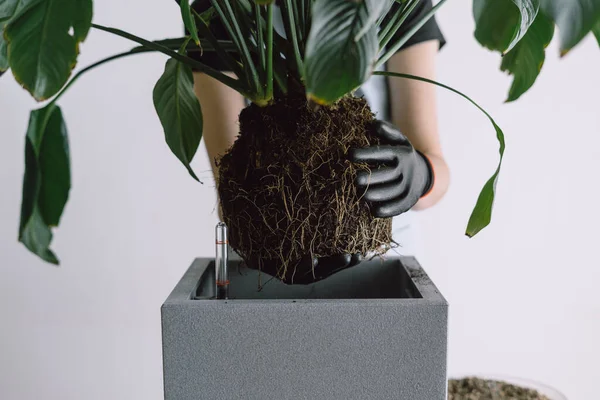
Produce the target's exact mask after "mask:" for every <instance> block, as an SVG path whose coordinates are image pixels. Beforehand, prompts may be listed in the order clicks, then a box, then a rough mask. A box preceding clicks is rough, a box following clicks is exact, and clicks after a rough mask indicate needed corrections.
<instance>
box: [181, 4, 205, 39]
mask: <svg viewBox="0 0 600 400" xmlns="http://www.w3.org/2000/svg"><path fill="white" fill-rule="evenodd" d="M179 5H180V6H181V18H183V23H184V25H185V28H186V29H187V30H188V32H189V33H190V35H191V36H192V39H194V42H195V43H196V44H197V45H198V46H199V45H200V38H199V37H198V28H197V27H196V20H195V19H194V16H193V15H192V10H191V9H190V2H189V0H181V2H180V3H179Z"/></svg>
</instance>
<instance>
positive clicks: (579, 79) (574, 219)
mask: <svg viewBox="0 0 600 400" xmlns="http://www.w3.org/2000/svg"><path fill="white" fill-rule="evenodd" d="M125 3H127V4H125ZM173 3H174V2H172V1H162V2H150V3H149V2H145V1H142V0H129V1H127V2H123V1H118V0H103V1H102V2H96V10H95V21H96V22H98V23H102V24H106V25H111V26H118V27H123V28H127V30H129V31H131V32H134V33H136V34H138V35H140V36H143V37H147V38H162V37H167V36H176V35H178V34H179V33H180V31H181V28H180V25H179V20H178V18H179V17H178V10H177V7H176V6H175V4H173ZM149 4H151V5H149ZM470 4H471V2H470V1H454V2H449V4H447V5H446V6H445V8H444V9H443V10H442V11H441V12H440V14H439V17H438V19H439V22H440V25H441V26H442V28H443V31H444V33H445V34H446V36H447V39H448V45H447V46H446V48H445V49H444V50H443V51H442V53H441V54H440V57H439V61H440V67H439V80H440V81H442V82H444V83H447V84H450V85H452V86H454V87H456V88H459V89H461V90H463V91H464V92H466V93H468V94H469V95H471V96H472V97H473V98H475V99H476V100H477V101H479V102H480V103H481V104H482V105H483V106H484V107H485V108H486V109H487V110H488V111H489V112H490V113H491V114H492V115H493V116H495V118H496V119H497V121H498V123H499V124H500V125H501V126H502V127H503V129H504V130H505V132H506V134H507V146H508V148H507V152H506V159H505V165H504V170H503V172H502V176H501V180H500V183H499V186H498V192H499V194H498V200H497V203H496V211H495V214H494V221H493V224H492V226H491V227H490V228H488V229H487V230H486V231H484V232H482V233H481V234H480V236H478V237H476V238H475V239H473V240H469V239H467V238H466V237H465V236H464V235H463V232H464V228H465V225H466V222H467V219H468V216H469V212H470V210H471V207H472V206H473V204H474V201H475V199H476V197H477V194H478V191H479V189H480V187H481V186H482V185H483V183H484V182H485V180H486V179H487V178H488V177H489V175H490V174H491V173H492V171H493V170H494V168H495V163H496V160H497V143H496V141H495V138H494V132H493V129H492V127H491V126H490V125H489V122H488V121H487V120H486V119H485V117H483V116H482V115H481V114H480V113H479V112H478V111H477V110H476V109H474V108H473V107H472V106H471V105H469V104H468V103H466V102H465V101H463V100H461V99H460V98H458V97H456V96H455V95H453V94H450V93H447V92H444V91H440V92H439V106H440V122H441V131H442V136H443V146H444V150H445V153H446V156H447V160H448V162H449V164H450V166H451V169H452V175H453V180H452V185H451V189H450V191H449V192H448V195H447V197H446V198H445V200H444V201H443V202H442V203H441V204H440V205H439V206H437V207H436V208H435V209H433V210H430V211H427V212H423V213H421V214H420V215H419V219H420V220H421V222H422V231H423V236H424V245H423V249H424V251H423V252H422V254H420V255H419V258H420V260H421V262H422V264H423V265H424V266H425V268H426V269H427V271H428V272H429V274H430V275H431V276H432V277H433V279H434V280H435V282H436V283H437V284H438V286H439V287H440V289H441V290H442V292H443V293H444V294H445V295H446V297H447V298H448V300H449V302H450V304H451V316H450V359H449V367H450V373H451V374H455V375H456V374H458V375H460V374H462V373H472V372H475V373H501V374H508V375H515V376H521V377H525V378H530V379H535V380H540V381H543V382H546V383H548V384H550V385H553V386H556V387H557V388H559V389H560V390H562V391H563V392H565V394H567V396H568V398H569V399H570V400H591V399H596V398H599V396H598V393H597V392H598V391H597V389H596V386H597V384H598V382H599V381H600V367H599V366H598V359H600V345H599V344H598V340H599V338H600V295H599V294H598V291H597V287H598V282H600V268H599V267H600V265H599V264H600V263H599V261H598V256H597V247H596V246H598V243H597V239H598V230H597V227H598V224H599V223H600V210H599V209H598V203H599V195H600V190H599V189H598V183H597V178H596V177H597V172H598V171H600V147H599V146H600V129H599V127H600V116H599V114H598V106H597V105H598V102H597V90H598V88H599V87H600V77H599V76H598V74H597V71H598V68H599V66H600V50H598V46H597V43H596V42H595V41H594V40H593V39H592V38H588V39H587V40H586V41H585V42H584V43H583V45H581V46H580V47H579V48H577V50H576V51H574V52H573V53H572V54H570V55H569V56H568V57H566V59H564V60H562V61H560V62H559V60H558V57H557V53H558V50H557V43H553V44H552V45H551V46H550V49H549V60H548V61H547V63H546V65H545V67H544V71H543V74H542V77H541V78H540V79H539V81H538V83H537V84H536V86H535V87H534V89H533V90H532V91H531V92H530V93H528V94H527V95H525V97H523V98H522V99H521V100H519V101H518V102H517V103H514V104H508V105H505V104H502V102H503V100H504V96H505V95H506V93H507V92H508V87H509V83H510V81H509V79H508V78H507V77H506V76H505V75H504V74H502V73H501V72H499V71H498V66H499V62H500V59H499V56H498V55H496V54H492V53H489V52H488V51H486V50H484V49H482V48H480V47H479V45H477V44H476V42H475V40H474V39H473V37H472V32H473V22H472V17H471V10H470ZM130 46H131V45H130V44H129V43H127V42H126V41H124V40H121V39H118V38H113V37H111V36H110V35H108V34H106V33H102V32H96V31H94V32H92V33H91V34H90V37H89V39H88V41H87V42H86V43H85V44H84V45H83V46H82V55H81V57H80V59H79V65H87V64H89V63H90V62H92V61H94V60H97V59H99V58H100V57H102V56H106V55H109V54H112V53H115V52H117V51H120V50H124V49H126V48H129V47H130ZM164 61H165V59H164V57H162V56H160V55H141V56H136V58H130V59H127V60H122V61H117V62H114V63H112V64H109V65H108V66H105V67H104V68H101V69H98V70H96V71H94V72H92V73H90V74H89V75H87V76H85V77H84V78H82V79H81V81H80V82H78V83H77V84H76V85H75V86H74V87H73V89H72V90H70V92H69V93H68V94H67V95H66V96H65V97H64V98H63V99H62V100H61V101H60V104H61V106H62V108H63V112H64V114H65V116H66V119H67V123H68V129H69V132H70V140H71V150H72V165H73V190H72V191H71V197H70V201H69V204H68V205H67V209H66V212H65V215H64V218H63V220H62V224H61V227H60V229H58V230H57V231H56V234H55V240H54V242H53V246H52V247H53V248H54V249H55V250H56V252H57V253H58V255H59V257H60V258H61V260H62V266H61V267H60V268H55V267H52V266H50V265H46V264H44V263H42V262H41V261H39V260H38V259H37V258H36V257H34V256H32V255H31V254H29V253H28V252H27V251H26V250H25V249H24V247H22V246H21V245H19V244H18V243H17V240H16V237H17V228H18V215H19V207H20V197H21V194H20V190H21V179H22V174H23V147H24V141H23V137H24V133H25V129H26V124H27V119H28V114H29V110H30V109H31V108H33V107H36V105H35V104H34V102H33V101H32V100H31V99H30V97H29V96H28V94H27V93H26V92H25V91H23V90H22V89H21V88H20V87H19V86H18V85H17V84H16V83H15V82H14V80H13V79H12V77H11V76H9V75H7V76H3V77H2V78H1V79H0V118H1V120H0V123H1V125H0V321H1V322H0V397H1V398H2V399H3V400H4V399H6V400H30V399H31V400H32V399H37V398H40V396H43V397H44V398H45V399H49V400H81V399H86V400H95V399H98V400H106V399H111V400H131V399H144V400H151V399H160V398H161V396H162V373H161V350H160V346H161V341H160V340H161V338H160V313H159V308H160V305H161V303H162V302H163V300H164V299H165V298H166V296H167V295H168V293H169V292H170V290H171V288H172V287H173V285H174V284H175V283H176V282H177V280H178V279H179V277H180V276H181V275H182V273H183V272H184V270H185V269H186V268H187V266H188V265H189V263H190V262H191V261H192V259H193V258H194V257H195V256H201V255H204V256H210V255H212V252H213V229H214V225H215V223H216V216H215V202H216V200H215V194H214V188H213V185H212V184H211V183H210V173H209V167H208V161H207V157H206V155H205V152H204V150H203V149H202V150H201V151H199V153H198V156H197V157H196V160H195V162H194V166H195V169H196V171H199V172H200V175H201V177H202V178H204V180H205V182H206V184H204V185H199V184H196V183H195V182H194V181H193V180H191V179H190V178H189V176H188V175H187V173H186V171H185V169H184V168H183V167H182V166H181V165H180V164H179V162H178V161H177V160H176V158H175V157H173V156H172V155H171V154H170V152H169V150H168V148H167V146H166V145H165V143H164V139H163V137H162V131H161V127H160V124H159V121H158V118H157V117H156V116H155V113H154V109H153V106H152V96H151V92H152V88H153V85H154V83H155V82H156V80H157V79H158V77H159V76H160V74H161V72H162V69H163V65H164Z"/></svg>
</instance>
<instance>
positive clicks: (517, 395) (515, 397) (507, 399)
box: [448, 378, 550, 400]
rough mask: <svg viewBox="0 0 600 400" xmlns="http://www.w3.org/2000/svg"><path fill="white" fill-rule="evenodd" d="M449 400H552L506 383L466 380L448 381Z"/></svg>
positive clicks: (476, 379)
mask: <svg viewBox="0 0 600 400" xmlns="http://www.w3.org/2000/svg"><path fill="white" fill-rule="evenodd" d="M448 400H550V399H549V398H548V397H546V396H544V395H543V394H540V393H538V392H537V391H535V390H533V389H526V388H522V387H518V386H514V385H511V384H509V383H506V382H500V381H493V380H485V379H479V378H465V379H460V380H454V379H450V380H449V381H448Z"/></svg>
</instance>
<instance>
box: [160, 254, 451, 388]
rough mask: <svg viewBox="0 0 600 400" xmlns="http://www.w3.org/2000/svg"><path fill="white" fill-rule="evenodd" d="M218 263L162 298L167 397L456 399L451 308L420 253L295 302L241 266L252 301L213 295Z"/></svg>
mask: <svg viewBox="0 0 600 400" xmlns="http://www.w3.org/2000/svg"><path fill="white" fill-rule="evenodd" d="M212 267H213V266H212V261H211V260H209V259H197V260H196V261H195V262H194V263H193V264H192V266H191V267H190V269H189V270H188V271H187V273H186V274H185V275H184V277H183V278H182V280H181V281H180V283H179V284H178V285H177V287H176V288H175V289H174V290H173V292H172V294H171V295H170V296H169V298H168V299H167V301H166V302H165V304H164V305H163V308H162V324H163V364H164V365H163V368H164V380H165V381H164V384H165V385H164V386H165V399H166V400H198V399H223V400H233V399H244V400H253V399H257V400H267V399H273V400H286V399H294V400H295V399H310V400H313V399H315V400H316V399H326V400H337V399H340V400H342V399H343V400H349V399H360V400H363V399H382V400H383V399H385V400H389V399H400V400H405V399H406V400H444V399H445V397H446V346H447V312H448V306H447V303H446V301H445V300H444V298H443V297H442V296H441V294H440V293H439V292H438V290H437V289H436V288H435V286H434V285H433V283H431V281H430V280H429V278H428V277H427V275H426V274H425V272H424V271H423V270H422V269H421V268H420V266H419V265H418V263H417V262H416V261H415V260H414V258H396V259H389V260H387V261H385V262H382V261H379V260H376V261H371V262H368V263H363V264H361V265H359V266H357V267H354V268H353V269H352V270H348V271H347V272H346V276H345V277H344V276H342V277H338V278H337V279H333V280H331V282H329V280H325V281H322V282H321V283H318V284H314V285H309V286H307V287H302V288H298V289H297V290H298V291H297V292H296V294H297V297H296V298H281V296H279V295H281V293H282V292H281V290H283V289H284V288H285V287H278V286H279V285H273V286H272V287H271V288H270V289H269V285H271V283H275V281H272V282H270V283H269V285H266V286H265V289H264V290H263V291H261V292H257V291H256V287H257V283H258V280H257V275H256V274H255V273H254V272H253V271H248V270H246V271H244V273H242V274H239V273H237V272H235V271H236V267H235V266H234V267H233V268H232V274H231V281H232V287H231V293H232V296H235V295H236V293H237V294H242V293H243V296H240V297H244V298H243V299H232V300H212V299H209V297H210V296H211V295H212V292H211V290H212V289H211V288H212V285H211V284H209V283H212V282H211V278H212V275H211V273H212V272H211V268H212ZM338 275H339V274H338ZM409 275H410V276H411V277H412V278H411V279H408V277H409ZM334 276H335V275H334ZM262 278H263V282H264V278H265V276H264V274H263V277H262ZM202 281H205V283H206V285H203V282H202ZM344 282H345V284H344ZM277 283H279V282H277ZM328 286H329V287H331V288H332V291H334V292H336V293H337V297H339V298H337V299H335V298H327V297H328V296H327V293H328V291H327V287H328ZM394 286H396V291H395V292H394V291H393V290H392V289H391V288H393V287H394ZM343 287H346V290H345V291H344V290H343ZM382 287H383V288H386V289H385V290H383V291H382V290H381V288H382ZM198 288H200V289H199V290H198ZM242 288H244V290H242ZM288 289H290V290H292V289H293V288H290V287H288ZM284 292H285V291H284ZM269 293H270V294H269ZM373 293H375V294H373ZM269 297H271V298H269ZM194 298H198V299H196V300H195V299H194Z"/></svg>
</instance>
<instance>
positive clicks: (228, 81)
mask: <svg viewBox="0 0 600 400" xmlns="http://www.w3.org/2000/svg"><path fill="white" fill-rule="evenodd" d="M92 27H93V28H96V29H99V30H101V31H105V32H108V33H112V34H113V35H117V36H121V37H123V38H126V39H129V40H131V41H134V42H136V43H139V44H141V45H142V46H144V47H147V48H149V49H152V50H155V51H158V52H160V53H163V54H166V55H168V56H171V57H172V58H174V59H176V60H177V61H180V62H182V63H184V64H187V65H189V66H191V67H194V68H196V69H198V70H199V71H200V72H203V73H205V74H206V75H208V76H210V77H213V78H215V79H216V80H218V81H219V82H221V83H223V84H224V85H226V86H229V87H230V88H232V89H233V90H235V91H237V92H239V93H241V94H242V95H244V96H246V97H248V98H253V96H251V95H250V94H249V93H248V90H247V88H245V87H243V86H242V85H241V81H239V80H236V79H233V78H231V77H229V76H227V75H225V74H224V73H222V72H219V71H217V70H216V69H214V68H211V67H209V66H208V65H205V64H203V63H201V62H199V61H196V60H194V59H192V58H189V57H186V56H184V55H182V54H179V53H177V52H176V51H173V50H171V49H169V48H168V47H165V46H163V45H160V44H158V43H156V42H151V41H149V40H146V39H143V38H140V37H138V36H135V35H132V34H131V33H128V32H125V31H122V30H120V29H116V28H109V27H106V26H102V25H98V24H92Z"/></svg>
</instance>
